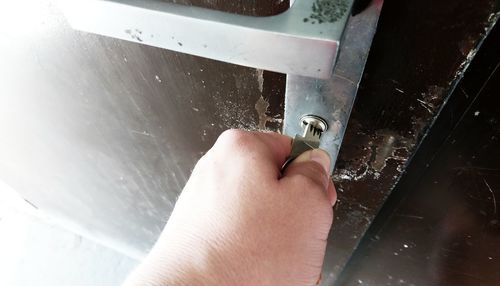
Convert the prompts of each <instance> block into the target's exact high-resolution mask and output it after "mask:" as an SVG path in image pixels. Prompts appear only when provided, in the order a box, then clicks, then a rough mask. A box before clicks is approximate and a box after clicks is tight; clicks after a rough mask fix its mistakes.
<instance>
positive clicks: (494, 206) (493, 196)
mask: <svg viewBox="0 0 500 286" xmlns="http://www.w3.org/2000/svg"><path fill="white" fill-rule="evenodd" d="M483 182H484V184H485V185H486V187H488V190H489V191H490V193H491V197H492V200H493V213H494V214H497V199H496V197H495V192H493V190H492V189H491V187H490V185H489V184H488V182H486V179H483Z"/></svg>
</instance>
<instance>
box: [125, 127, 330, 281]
mask: <svg viewBox="0 0 500 286" xmlns="http://www.w3.org/2000/svg"><path fill="white" fill-rule="evenodd" d="M290 151H291V138H289V137H287V136H283V135H280V134H277V133H260V132H249V131H239V130H229V131H226V132H224V133H223V134H222V135H221V136H220V137H219V139H218V140H217V142H216V143H215V145H214V146H213V147H212V149H210V150H209V151H208V152H207V154H206V155H205V156H203V157H202V158H201V159H200V161H199V162H198V163H197V165H196V167H195V168H194V170H193V173H192V175H191V177H190V179H189V181H188V182H187V184H186V186H185V187H184V190H183V191H182V194H181V195H180V197H179V199H178V201H177V203H176V205H175V208H174V211H173V212H172V215H171V216H170V218H169V220H168V223H167V225H166V227H165V229H164V230H163V233H162V234H161V236H160V238H159V239H158V242H157V243H156V245H155V247H154V248H153V250H152V251H151V253H150V254H149V255H148V257H147V258H146V259H145V261H144V262H143V263H142V264H141V266H139V268H138V269H137V270H136V271H135V272H134V273H133V274H132V275H131V277H129V279H128V280H127V282H126V283H125V285H127V286H132V285H155V286H156V285H157V286H159V285H251V286H253V285H287V286H295V285H297V286H302V285H316V284H317V281H318V278H319V277H320V273H321V267H322V265H323V259H324V254H325V249H326V241H327V237H328V233H329V230H330V227H331V224H332V219H333V211H332V205H333V204H334V203H335V200H336V192H335V189H334V187H333V183H332V181H331V179H330V177H329V172H328V169H329V165H330V163H329V162H330V159H329V157H328V154H327V153H326V152H324V151H322V150H312V151H308V152H305V153H304V154H302V155H300V156H299V157H297V158H296V159H295V160H294V161H293V162H292V163H290V164H289V165H288V166H287V169H286V170H285V171H284V174H282V175H281V173H280V171H281V166H282V165H283V163H284V162H285V159H286V157H287V156H288V155H289V153H290Z"/></svg>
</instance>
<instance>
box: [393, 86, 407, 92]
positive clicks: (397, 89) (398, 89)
mask: <svg viewBox="0 0 500 286" xmlns="http://www.w3.org/2000/svg"><path fill="white" fill-rule="evenodd" d="M395 89H396V91H398V92H401V93H405V92H404V91H403V90H402V89H400V88H397V87H395Z"/></svg>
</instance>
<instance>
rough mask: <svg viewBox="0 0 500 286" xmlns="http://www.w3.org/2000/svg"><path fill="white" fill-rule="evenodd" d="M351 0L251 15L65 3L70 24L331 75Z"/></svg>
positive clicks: (141, 2) (257, 64)
mask: <svg viewBox="0 0 500 286" xmlns="http://www.w3.org/2000/svg"><path fill="white" fill-rule="evenodd" d="M352 2H353V0H333V1H332V0H314V1H311V0H296V1H295V2H294V3H293V5H292V6H291V7H290V8H289V9H288V10H287V11H285V12H283V13H281V14H278V15H274V16H267V17H252V16H243V15H236V14H231V13H225V12H221V11H216V10H210V9H204V8H199V7H192V6H186V5H180V4H174V3H166V2H162V1H158V0H115V1H110V0H61V1H60V6H61V7H62V10H63V11H64V14H65V15H66V18H67V19H68V21H69V22H70V24H71V26H72V27H73V28H75V29H78V30H83V31H87V32H91V33H96V34H100V35H105V36H110V37H114V38H119V39H123V40H128V41H134V42H139V43H142V44H146V45H150V46H155V47H160V48H165V49H169V50H173V51H178V52H182V53H187V54H191V55H196V56H201V57H206V58H210V59H215V60H219V61H224V62H228V63H233V64H237V65H244V66H249V67H254V68H259V69H265V70H271V71H276V72H281V73H287V74H297V75H302V76H309V77H315V78H324V79H326V78H330V77H331V74H332V71H333V67H334V65H335V60H336V57H337V50H338V46H339V42H340V39H341V37H342V33H343V31H344V27H345V24H346V21H347V18H348V16H349V10H350V8H351V5H352Z"/></svg>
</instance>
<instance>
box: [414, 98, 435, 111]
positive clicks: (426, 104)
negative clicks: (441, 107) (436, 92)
mask: <svg viewBox="0 0 500 286" xmlns="http://www.w3.org/2000/svg"><path fill="white" fill-rule="evenodd" d="M417 101H418V102H419V103H420V105H422V107H423V108H425V109H426V110H427V111H429V113H432V108H433V106H432V105H431V104H430V103H428V102H425V101H423V100H421V99H418V98H417Z"/></svg>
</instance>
